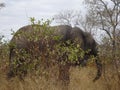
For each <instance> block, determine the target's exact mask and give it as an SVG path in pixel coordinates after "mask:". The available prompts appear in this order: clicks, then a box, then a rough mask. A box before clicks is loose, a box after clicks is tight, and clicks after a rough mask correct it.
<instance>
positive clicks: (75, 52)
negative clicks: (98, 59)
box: [9, 18, 89, 76]
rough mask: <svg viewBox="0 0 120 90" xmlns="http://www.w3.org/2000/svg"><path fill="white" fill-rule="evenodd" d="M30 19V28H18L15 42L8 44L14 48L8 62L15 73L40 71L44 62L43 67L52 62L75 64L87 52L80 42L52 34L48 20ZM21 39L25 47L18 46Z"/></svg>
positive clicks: (21, 74) (22, 73)
mask: <svg viewBox="0 0 120 90" xmlns="http://www.w3.org/2000/svg"><path fill="white" fill-rule="evenodd" d="M30 21H31V26H30V27H31V28H32V30H30V29H29V28H28V29H26V30H22V29H20V30H19V31H18V32H17V33H15V34H14V37H13V38H14V39H15V42H14V40H13V42H11V43H10V44H9V46H10V48H14V51H13V52H14V56H13V57H12V61H11V63H10V64H11V66H12V67H13V68H12V69H13V72H14V73H15V74H18V75H20V76H23V75H24V72H28V71H29V72H31V71H32V72H33V71H35V72H38V71H40V73H41V72H42V71H41V70H42V66H44V64H45V67H46V66H49V65H50V64H51V63H52V62H57V63H61V64H66V63H72V64H75V63H76V62H78V59H81V60H82V59H83V58H84V55H85V53H88V52H89V51H84V50H82V49H81V46H80V44H75V43H71V41H70V40H68V41H65V42H63V41H61V38H62V36H60V35H54V30H55V28H53V27H50V23H51V21H50V20H47V21H44V20H43V19H42V20H40V21H39V20H38V21H36V20H35V18H30ZM26 28H27V27H26ZM21 40H23V42H20V43H25V44H27V48H21V49H20V48H18V46H19V41H21ZM24 40H25V41H24ZM16 42H17V43H18V44H16ZM76 42H77V41H76ZM40 46H42V48H40ZM46 64H47V65H46ZM36 68H37V70H36Z"/></svg>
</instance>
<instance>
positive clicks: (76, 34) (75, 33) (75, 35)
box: [70, 27, 85, 50]
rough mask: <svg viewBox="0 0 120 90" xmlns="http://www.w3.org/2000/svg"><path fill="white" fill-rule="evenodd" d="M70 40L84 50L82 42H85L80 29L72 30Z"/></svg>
mask: <svg viewBox="0 0 120 90" xmlns="http://www.w3.org/2000/svg"><path fill="white" fill-rule="evenodd" d="M70 39H71V41H72V43H75V44H79V45H80V46H81V48H82V49H83V50H84V42H85V40H84V32H83V31H82V30H81V29H80V28H78V27H74V28H72V30H71V33H70Z"/></svg>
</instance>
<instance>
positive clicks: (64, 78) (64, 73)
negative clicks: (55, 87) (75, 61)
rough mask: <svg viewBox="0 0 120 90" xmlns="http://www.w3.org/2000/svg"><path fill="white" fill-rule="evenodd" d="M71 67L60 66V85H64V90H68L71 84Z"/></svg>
mask: <svg viewBox="0 0 120 90" xmlns="http://www.w3.org/2000/svg"><path fill="white" fill-rule="evenodd" d="M69 69H70V66H69V65H67V64H66V65H59V76H58V79H59V81H58V82H59V83H60V85H62V87H63V88H62V90H68V85H69V83H70V72H69Z"/></svg>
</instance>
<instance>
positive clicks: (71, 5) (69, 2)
mask: <svg viewBox="0 0 120 90" xmlns="http://www.w3.org/2000/svg"><path fill="white" fill-rule="evenodd" d="M82 1H83V0H0V3H1V2H4V3H5V4H6V7H5V8H3V9H1V10H0V35H5V37H6V38H7V39H10V38H11V36H10V34H11V29H13V30H14V31H16V30H18V29H19V28H20V27H22V26H24V25H27V24H29V17H35V18H36V19H39V20H40V19H41V18H44V19H49V18H52V17H53V15H55V14H57V13H58V12H60V11H62V10H71V9H72V10H80V9H82V6H83V5H82Z"/></svg>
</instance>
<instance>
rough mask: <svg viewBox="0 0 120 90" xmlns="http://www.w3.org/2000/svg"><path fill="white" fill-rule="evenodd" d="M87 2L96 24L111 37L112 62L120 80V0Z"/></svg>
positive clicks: (87, 0)
mask: <svg viewBox="0 0 120 90" xmlns="http://www.w3.org/2000/svg"><path fill="white" fill-rule="evenodd" d="M85 4H86V5H87V8H88V11H89V13H88V15H89V14H90V13H92V14H90V15H91V16H90V15H89V17H90V18H91V17H95V18H93V20H94V22H95V23H96V24H95V26H97V27H98V29H99V30H102V31H104V32H105V33H106V34H107V35H108V38H109V41H110V43H109V45H110V46H111V48H112V52H111V54H112V62H113V63H114V64H113V65H114V66H115V69H116V71H117V73H118V78H119V81H120V73H119V71H118V63H117V62H118V61H120V60H119V59H117V57H119V55H118V56H117V52H118V51H120V49H119V48H117V45H118V44H117V43H120V42H119V40H118V39H117V38H118V37H119V36H118V32H119V31H120V0H85Z"/></svg>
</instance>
